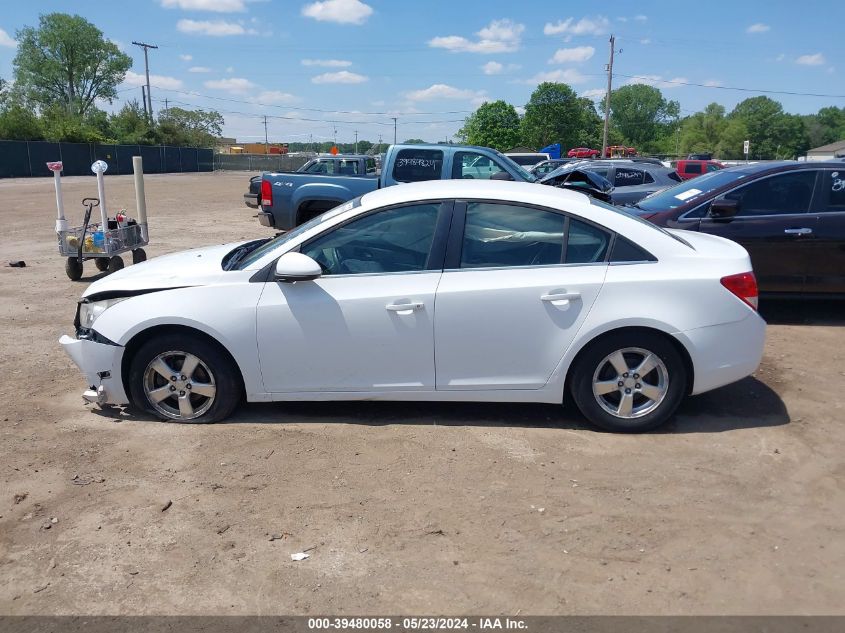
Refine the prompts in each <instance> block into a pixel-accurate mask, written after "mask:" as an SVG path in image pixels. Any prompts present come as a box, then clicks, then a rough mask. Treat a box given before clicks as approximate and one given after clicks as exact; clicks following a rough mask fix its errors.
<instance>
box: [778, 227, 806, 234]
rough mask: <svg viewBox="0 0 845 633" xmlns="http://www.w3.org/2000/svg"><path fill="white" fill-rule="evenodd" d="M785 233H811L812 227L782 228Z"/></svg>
mask: <svg viewBox="0 0 845 633" xmlns="http://www.w3.org/2000/svg"><path fill="white" fill-rule="evenodd" d="M783 232H784V233H786V234H787V235H812V233H813V229H807V228H801V229H784V231H783Z"/></svg>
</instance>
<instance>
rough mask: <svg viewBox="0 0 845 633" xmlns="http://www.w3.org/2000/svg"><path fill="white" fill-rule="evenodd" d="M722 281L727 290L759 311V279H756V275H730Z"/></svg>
mask: <svg viewBox="0 0 845 633" xmlns="http://www.w3.org/2000/svg"><path fill="white" fill-rule="evenodd" d="M720 281H721V282H722V285H723V286H724V287H725V288H727V289H728V290H730V291H731V292H732V293H734V294H735V295H736V296H737V297H739V298H740V299H742V300H743V301H745V303H747V304H748V305H750V306H751V307H752V308H754V309H755V310H756V309H757V304H758V294H757V279H756V278H755V277H754V273H751V272H749V273H739V274H738V275H728V276H727V277H722V279H721V280H720Z"/></svg>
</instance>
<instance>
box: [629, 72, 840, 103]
mask: <svg viewBox="0 0 845 633" xmlns="http://www.w3.org/2000/svg"><path fill="white" fill-rule="evenodd" d="M616 74H617V75H618V76H619V77H627V78H628V79H642V80H644V81H649V82H654V83H664V84H676V85H679V86H695V87H697V88H713V89H715V90H739V91H741V92H762V93H765V94H772V95H790V96H792V97H826V98H829V99H845V95H831V94H818V93H815V92H793V91H790V90H764V89H763V88H737V87H735V86H717V85H714V84H710V85H708V84H697V83H694V82H691V81H678V80H676V79H659V80H656V79H655V78H654V75H652V76H649V75H623V74H622V73H616Z"/></svg>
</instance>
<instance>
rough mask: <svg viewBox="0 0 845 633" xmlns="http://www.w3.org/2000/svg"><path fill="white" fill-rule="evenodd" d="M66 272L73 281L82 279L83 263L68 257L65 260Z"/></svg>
mask: <svg viewBox="0 0 845 633" xmlns="http://www.w3.org/2000/svg"><path fill="white" fill-rule="evenodd" d="M65 272H66V273H67V276H68V279H70V280H71V281H79V280H80V279H82V262H80V261H79V259H78V258H76V257H68V258H67V259H66V260H65Z"/></svg>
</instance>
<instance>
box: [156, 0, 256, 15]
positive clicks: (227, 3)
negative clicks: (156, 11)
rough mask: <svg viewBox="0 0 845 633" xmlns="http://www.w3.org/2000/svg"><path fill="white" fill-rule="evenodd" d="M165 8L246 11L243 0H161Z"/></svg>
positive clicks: (219, 11)
mask: <svg viewBox="0 0 845 633" xmlns="http://www.w3.org/2000/svg"><path fill="white" fill-rule="evenodd" d="M161 6H163V7H164V8H165V9H182V10H183V11H214V12H215V13H237V12H240V11H246V7H245V6H244V0H161Z"/></svg>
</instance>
